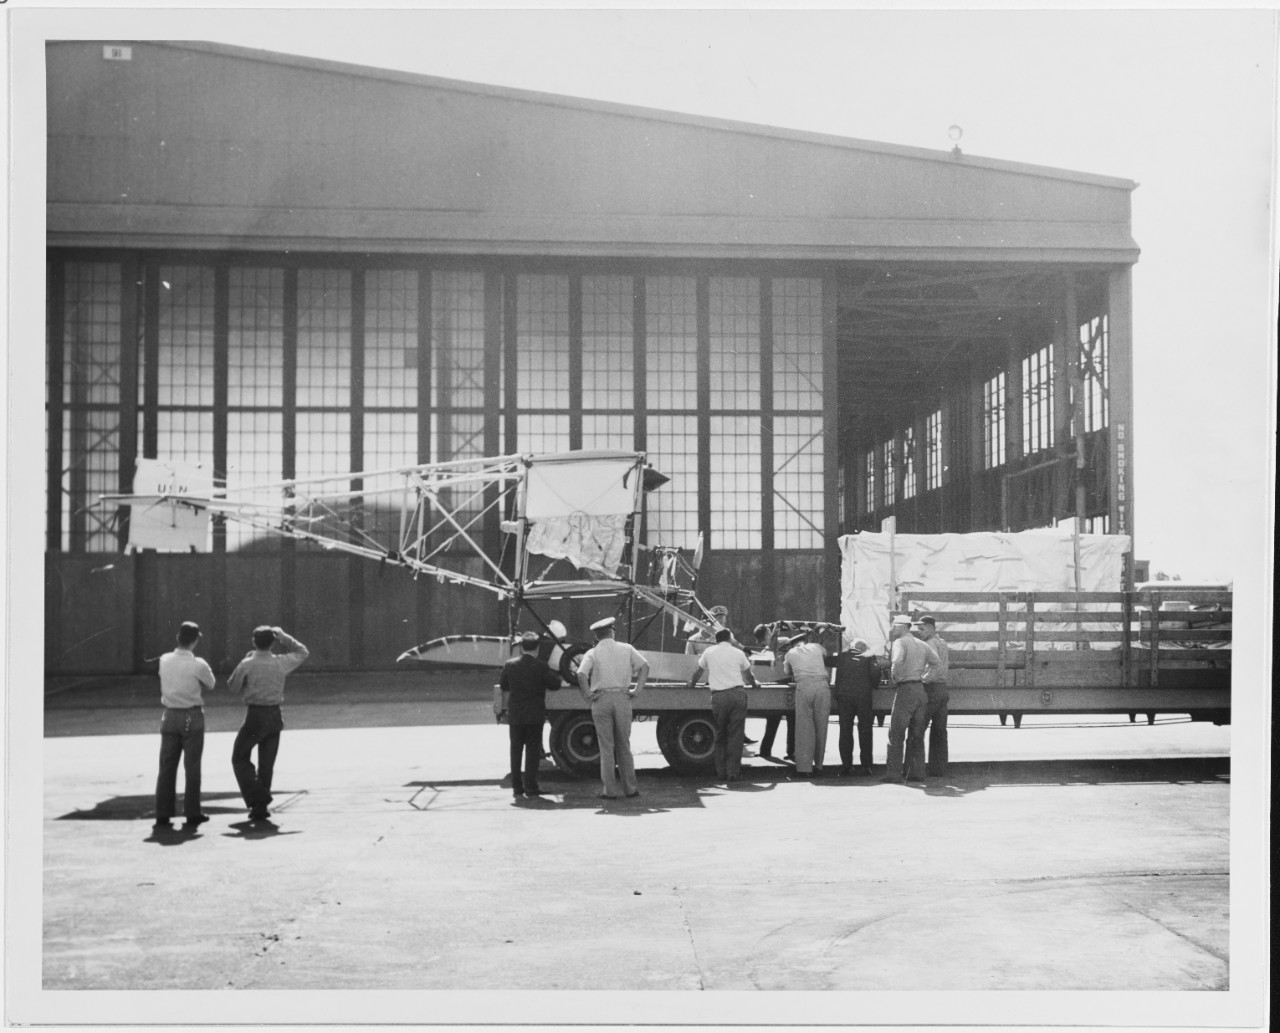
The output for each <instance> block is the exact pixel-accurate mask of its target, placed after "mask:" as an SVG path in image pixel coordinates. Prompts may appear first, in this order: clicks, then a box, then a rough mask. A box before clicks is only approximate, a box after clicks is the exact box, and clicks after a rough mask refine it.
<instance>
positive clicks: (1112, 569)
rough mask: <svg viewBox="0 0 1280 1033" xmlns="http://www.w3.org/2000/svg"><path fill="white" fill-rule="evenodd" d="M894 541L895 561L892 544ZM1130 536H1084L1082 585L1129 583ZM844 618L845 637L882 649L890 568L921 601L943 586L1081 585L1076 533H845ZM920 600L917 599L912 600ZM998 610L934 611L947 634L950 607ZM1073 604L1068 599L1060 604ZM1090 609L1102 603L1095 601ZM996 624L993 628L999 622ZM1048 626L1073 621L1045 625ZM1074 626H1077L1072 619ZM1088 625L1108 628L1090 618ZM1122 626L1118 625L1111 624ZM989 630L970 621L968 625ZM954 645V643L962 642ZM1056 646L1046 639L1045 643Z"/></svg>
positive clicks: (1034, 588)
mask: <svg viewBox="0 0 1280 1033" xmlns="http://www.w3.org/2000/svg"><path fill="white" fill-rule="evenodd" d="M890 542H892V544H893V562H892V565H891V564H890V556H889V548H890ZM1130 548H1131V539H1130V538H1129V537H1128V536H1127V535H1104V534H1084V535H1081V536H1080V590H1081V591H1084V592H1119V591H1120V590H1121V589H1122V587H1123V575H1124V559H1123V557H1124V554H1125V553H1126V552H1128V551H1129V549H1130ZM840 555H841V569H840V600H841V603H840V620H841V623H842V624H843V625H844V626H845V629H846V631H845V635H846V637H847V638H854V637H856V638H863V639H866V640H867V642H868V643H869V644H870V646H871V648H872V649H873V650H881V649H883V648H884V645H885V643H886V642H887V641H888V638H889V599H890V591H891V590H890V585H889V579H890V569H891V566H892V570H893V579H894V581H895V582H896V583H897V588H898V591H899V592H910V593H912V595H913V597H914V598H915V599H919V600H921V601H922V603H921V605H929V604H928V602H927V596H926V595H925V594H924V593H925V592H926V591H927V590H929V589H932V590H934V591H938V592H1071V591H1074V590H1075V588H1076V583H1075V580H1076V573H1075V567H1076V565H1075V548H1074V544H1073V540H1072V535H1071V533H1070V531H1067V530H1062V529H1057V528H1048V529H1045V530H1035V531H1020V532H1018V533H1016V534H1001V533H998V532H994V531H977V532H974V533H971V534H898V535H893V536H890V535H888V534H883V533H875V532H865V531H864V532H862V533H860V534H849V535H843V536H842V537H841V538H840ZM914 605H916V604H915V603H914V602H913V606H914ZM988 607H989V608H990V609H992V610H995V609H996V604H995V603H990V604H985V605H976V604H970V603H941V602H940V603H937V604H936V605H930V606H929V612H931V613H933V614H934V615H935V616H936V617H937V618H938V630H939V632H942V633H943V637H945V630H946V626H945V615H946V611H947V610H948V609H968V610H974V609H986V608H988ZM1061 608H1062V609H1064V610H1065V609H1069V608H1070V607H1069V604H1065V603H1064V604H1062V605H1061ZM1090 608H1091V609H1098V608H1099V607H1098V606H1097V605H1096V604H1095V605H1093V606H1091V607H1090ZM995 626H996V625H995V623H994V622H993V623H992V624H991V625H990V626H989V628H994V627H995ZM1039 626H1040V627H1043V628H1045V629H1046V630H1049V629H1053V628H1057V627H1061V628H1066V627H1068V625H1065V624H1064V625H1061V626H1059V625H1055V624H1044V625H1039ZM1070 627H1073V628H1074V627H1076V625H1074V624H1073V625H1070ZM1083 627H1084V628H1085V629H1089V628H1093V627H1099V628H1100V627H1102V626H1101V625H1094V624H1085V625H1084V626H1083ZM1106 627H1108V628H1119V624H1118V623H1116V624H1114V625H1106ZM980 629H988V626H986V625H981V624H967V625H966V630H975V631H976V630H980ZM964 646H965V643H953V644H952V648H953V649H955V648H964ZM1046 647H1047V648H1051V647H1049V646H1048V644H1047V643H1046V644H1045V646H1044V647H1040V646H1038V648H1046Z"/></svg>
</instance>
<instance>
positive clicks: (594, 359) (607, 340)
mask: <svg viewBox="0 0 1280 1033" xmlns="http://www.w3.org/2000/svg"><path fill="white" fill-rule="evenodd" d="M633 282H634V281H633V280H632V278H631V277H630V276H584V277H583V278H582V407H583V408H584V409H610V410H614V411H617V410H627V411H630V410H632V409H634V408H635V335H634V329H633V326H634V322H635V321H634V318H633V316H634V313H633V309H632V303H633V300H634V291H635V288H634V286H633Z"/></svg>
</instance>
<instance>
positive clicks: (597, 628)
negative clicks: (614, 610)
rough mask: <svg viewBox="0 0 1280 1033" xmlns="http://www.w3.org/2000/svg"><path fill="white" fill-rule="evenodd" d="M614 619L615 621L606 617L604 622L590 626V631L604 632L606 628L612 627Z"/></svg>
mask: <svg viewBox="0 0 1280 1033" xmlns="http://www.w3.org/2000/svg"><path fill="white" fill-rule="evenodd" d="M614 619H615V618H613V617H606V618H605V619H604V620H602V621H596V622H595V623H594V624H593V625H591V630H592V631H604V630H605V629H606V628H612V627H613V622H614Z"/></svg>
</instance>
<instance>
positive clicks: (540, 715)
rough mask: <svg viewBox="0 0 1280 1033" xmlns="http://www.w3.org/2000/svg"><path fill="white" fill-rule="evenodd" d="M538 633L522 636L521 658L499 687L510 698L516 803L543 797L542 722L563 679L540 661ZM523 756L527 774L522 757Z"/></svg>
mask: <svg viewBox="0 0 1280 1033" xmlns="http://www.w3.org/2000/svg"><path fill="white" fill-rule="evenodd" d="M540 641H541V640H540V638H539V636H538V634H537V632H533V631H526V632H525V633H524V634H523V635H521V636H520V655H519V656H515V657H512V658H511V659H510V660H508V661H507V662H506V663H505V664H503V666H502V675H501V677H500V678H499V679H498V684H499V686H500V687H501V688H502V691H503V692H506V693H508V694H509V695H508V698H507V728H508V729H509V730H510V733H511V792H512V795H513V796H514V797H515V798H516V799H517V800H519V799H522V798H523V797H525V796H541V795H542V790H541V789H539V788H538V764H539V763H540V762H541V761H542V722H543V721H544V720H546V716H547V692H548V690H551V689H558V688H560V676H559V675H558V674H556V673H555V672H554V671H553V670H551V668H550V667H548V666H547V665H546V664H545V663H543V662H542V661H541V660H539V659H538V645H539V643H540ZM521 754H523V755H524V774H523V776H521V772H520V757H521Z"/></svg>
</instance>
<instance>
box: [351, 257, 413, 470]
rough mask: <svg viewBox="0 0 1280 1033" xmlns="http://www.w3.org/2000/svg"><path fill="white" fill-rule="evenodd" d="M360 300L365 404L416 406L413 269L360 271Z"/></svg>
mask: <svg viewBox="0 0 1280 1033" xmlns="http://www.w3.org/2000/svg"><path fill="white" fill-rule="evenodd" d="M364 304H365V309H364V404H365V405H366V406H379V407H387V408H397V409H410V408H416V407H417V405H418V274H417V272H416V271H413V270H404V269H373V270H370V271H369V272H367V273H366V274H365V302H364ZM365 465H366V466H368V465H369V464H368V463H366V464H365Z"/></svg>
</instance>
